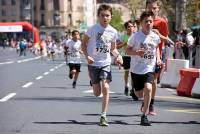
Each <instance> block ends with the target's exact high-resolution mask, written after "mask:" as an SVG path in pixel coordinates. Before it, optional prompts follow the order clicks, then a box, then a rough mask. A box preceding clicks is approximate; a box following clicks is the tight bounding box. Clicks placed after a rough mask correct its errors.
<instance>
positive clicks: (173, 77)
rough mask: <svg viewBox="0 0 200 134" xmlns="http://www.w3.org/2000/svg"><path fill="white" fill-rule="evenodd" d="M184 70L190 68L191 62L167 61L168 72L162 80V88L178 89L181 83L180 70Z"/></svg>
mask: <svg viewBox="0 0 200 134" xmlns="http://www.w3.org/2000/svg"><path fill="white" fill-rule="evenodd" d="M183 68H189V60H182V59H167V71H166V72H164V74H163V76H162V78H161V81H160V85H161V87H171V88H177V86H178V83H179V81H180V77H179V70H180V69H183Z"/></svg>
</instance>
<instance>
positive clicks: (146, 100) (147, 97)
mask: <svg viewBox="0 0 200 134" xmlns="http://www.w3.org/2000/svg"><path fill="white" fill-rule="evenodd" d="M143 90H144V107H143V110H144V111H143V113H144V114H145V115H147V113H148V110H149V105H150V102H151V93H152V84H150V83H145V87H144V89H143Z"/></svg>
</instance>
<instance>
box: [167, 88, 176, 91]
mask: <svg viewBox="0 0 200 134" xmlns="http://www.w3.org/2000/svg"><path fill="white" fill-rule="evenodd" d="M167 90H168V91H170V92H176V90H174V89H170V88H167Z"/></svg>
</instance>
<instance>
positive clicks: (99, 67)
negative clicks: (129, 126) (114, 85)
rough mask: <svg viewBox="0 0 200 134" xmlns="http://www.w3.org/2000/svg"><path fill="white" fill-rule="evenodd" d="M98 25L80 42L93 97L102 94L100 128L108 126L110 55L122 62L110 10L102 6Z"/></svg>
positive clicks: (104, 5) (119, 62) (110, 77)
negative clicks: (86, 63) (111, 24)
mask: <svg viewBox="0 0 200 134" xmlns="http://www.w3.org/2000/svg"><path fill="white" fill-rule="evenodd" d="M97 15H98V20H99V23H97V24H95V25H93V26H92V27H91V28H89V29H88V31H87V32H86V34H85V35H84V37H83V40H82V47H83V53H84V55H85V57H86V60H87V62H88V70H89V74H90V79H91V82H92V87H93V93H94V95H95V96H100V95H101V93H102V94H103V98H102V113H101V117H100V126H108V125H109V124H108V120H107V117H106V112H107V109H108V102H109V88H110V85H109V84H110V82H111V81H112V75H111V54H110V53H112V54H113V55H114V56H115V57H116V62H117V63H118V64H122V63H123V60H122V57H121V55H120V54H119V52H118V50H117V49H116V40H117V36H118V35H117V31H116V29H114V28H113V27H112V26H110V24H109V23H110V21H111V18H112V8H111V7H110V6H109V5H106V4H102V5H100V6H99V8H98V11H97Z"/></svg>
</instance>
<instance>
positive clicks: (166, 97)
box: [156, 96, 200, 102]
mask: <svg viewBox="0 0 200 134" xmlns="http://www.w3.org/2000/svg"><path fill="white" fill-rule="evenodd" d="M156 98H157V99H169V100H178V101H179V100H185V101H193V102H200V99H195V98H186V97H179V96H156Z"/></svg>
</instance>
